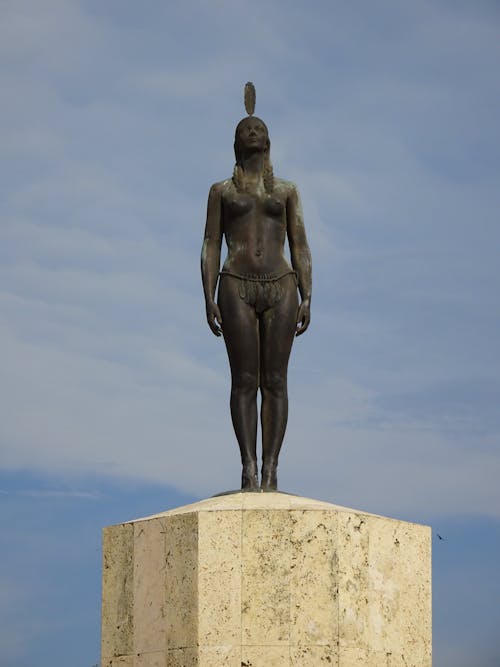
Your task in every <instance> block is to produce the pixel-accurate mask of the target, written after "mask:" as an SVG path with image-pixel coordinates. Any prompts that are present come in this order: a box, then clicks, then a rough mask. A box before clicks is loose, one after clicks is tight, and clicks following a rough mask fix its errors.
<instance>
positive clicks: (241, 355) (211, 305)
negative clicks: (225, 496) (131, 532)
mask: <svg viewBox="0 0 500 667" xmlns="http://www.w3.org/2000/svg"><path fill="white" fill-rule="evenodd" d="M245 106H246V110H247V113H248V114H249V116H248V117H247V118H244V119H243V120H241V121H240V122H239V123H238V125H237V127H236V134H235V140H234V152H235V156H236V165H235V167H234V172H233V176H232V178H229V179H227V180H225V181H221V182H219V183H215V184H214V185H212V187H211V189H210V193H209V196H208V207H207V223H206V227H205V239H204V243H203V249H202V253H201V272H202V279H203V289H204V291H205V302H206V312H207V320H208V325H209V327H210V329H211V330H212V332H213V333H214V334H215V335H216V336H220V335H221V334H223V336H224V341H225V343H226V348H227V354H228V357H229V364H230V367H231V380H232V384H231V403H230V405H231V418H232V421H233V426H234V431H235V434H236V438H237V440H238V444H239V447H240V453H241V462H242V465H243V472H242V479H241V488H242V490H244V491H258V490H262V491H274V490H276V489H277V467H278V456H279V453H280V449H281V445H282V442H283V438H284V435H285V429H286V424H287V419H288V394H287V369H288V359H289V357H290V351H291V348H292V343H293V339H294V336H299V335H300V334H302V333H304V331H306V329H307V327H308V326H309V321H310V304H311V253H310V250H309V246H308V244H307V238H306V233H305V229H304V222H303V218H302V209H301V205H300V199H299V193H298V191H297V188H296V186H295V185H294V184H293V183H290V182H289V181H284V180H282V179H280V178H276V177H275V176H274V174H273V170H272V166H271V161H270V156H269V149H270V141H269V134H268V130H267V127H266V125H265V123H264V122H263V121H262V120H260V119H259V118H257V117H256V116H253V111H254V106H255V89H254V87H253V84H247V85H246V86H245ZM223 239H225V240H226V243H227V248H228V254H227V257H226V259H225V261H224V264H223V266H222V270H220V257H221V245H222V240H223ZM286 239H288V244H289V248H290V258H291V265H290V263H289V262H288V260H287V258H286V256H285V240H286ZM217 284H218V291H217V300H216V297H215V292H216V288H217ZM297 289H298V292H299V294H300V298H301V300H300V305H299V298H298V294H297ZM259 389H260V392H261V398H262V404H261V415H260V417H261V427H262V474H261V484H260V487H259V482H258V469H257V392H258V390H259Z"/></svg>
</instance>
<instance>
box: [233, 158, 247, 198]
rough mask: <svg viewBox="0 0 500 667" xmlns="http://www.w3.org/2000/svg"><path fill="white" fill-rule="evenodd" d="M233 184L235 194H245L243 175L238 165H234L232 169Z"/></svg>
mask: <svg viewBox="0 0 500 667" xmlns="http://www.w3.org/2000/svg"><path fill="white" fill-rule="evenodd" d="M233 183H234V187H235V188H236V190H237V192H245V189H246V188H245V174H244V172H243V168H242V166H241V165H240V164H238V163H236V164H235V165H234V169H233Z"/></svg>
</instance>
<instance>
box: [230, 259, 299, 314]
mask: <svg viewBox="0 0 500 667" xmlns="http://www.w3.org/2000/svg"><path fill="white" fill-rule="evenodd" d="M219 275H221V276H232V277H233V278H237V279H238V280H239V285H238V293H239V295H240V298H241V299H243V300H244V301H245V303H248V305H249V306H252V307H253V308H255V312H256V313H258V314H260V313H262V312H264V311H265V310H267V309H268V308H271V307H272V306H274V305H275V304H277V303H278V302H279V301H280V300H281V298H282V296H283V284H282V281H283V278H285V277H286V276H290V275H293V277H294V278H295V283H297V272H296V271H294V270H293V269H288V270H286V271H284V272H283V273H278V274H273V273H263V274H253V273H243V274H242V273H235V272H233V271H224V270H222V271H221V272H220V274H219Z"/></svg>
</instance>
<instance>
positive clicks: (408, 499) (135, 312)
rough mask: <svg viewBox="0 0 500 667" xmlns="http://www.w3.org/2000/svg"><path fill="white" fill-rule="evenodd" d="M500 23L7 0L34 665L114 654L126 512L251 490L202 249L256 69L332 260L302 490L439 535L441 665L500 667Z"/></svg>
mask: <svg viewBox="0 0 500 667" xmlns="http://www.w3.org/2000/svg"><path fill="white" fill-rule="evenodd" d="M499 28H500V7H499V5H498V3H496V2H487V1H476V2H474V3H468V2H461V1H460V0H454V1H453V2H452V1H451V0H450V1H449V2H446V1H440V0H435V1H434V2H426V1H421V2H418V3H410V2H396V1H389V0H387V1H384V0H381V1H380V2H377V3H372V2H368V1H365V2H357V3H355V2H351V3H346V2H340V1H332V2H321V1H318V2H315V3H309V4H306V3H305V2H294V1H290V2H286V3H285V2H283V1H280V2H273V1H272V0H271V1H268V2H263V1H260V0H259V1H256V2H252V3H245V2H238V1H237V0H235V1H232V2H229V1H225V0H220V1H217V0H213V1H210V2H208V1H205V2H203V1H196V2H195V1H193V2H190V1H187V2H185V3H182V4H181V3H175V2H155V1H151V2H148V3H135V2H131V1H128V0H123V1H121V2H118V1H112V0H110V1H103V0H99V1H97V0H96V1H90V0H89V1H83V0H80V1H77V0H44V2H40V1H39V0H16V1H11V2H9V1H7V2H2V3H0V83H1V89H2V91H3V95H2V105H1V108H0V119H1V123H0V151H1V152H2V159H1V162H0V169H1V174H0V176H1V183H2V186H1V190H2V196H1V198H0V340H1V349H2V353H3V354H2V383H1V395H0V464H1V472H0V503H1V507H2V511H1V515H0V518H1V521H2V527H3V530H2V540H3V541H4V542H5V544H4V545H3V547H2V551H1V553H2V555H3V560H4V562H5V565H4V567H3V568H2V575H1V581H0V583H1V586H2V589H3V591H4V594H3V595H2V597H1V601H0V614H1V616H2V618H5V620H4V621H3V622H2V623H0V640H1V644H2V646H5V647H6V649H3V657H2V660H4V661H5V665H6V667H30V666H31V665H32V664H35V662H36V664H37V665H39V666H40V667H46V666H47V667H48V666H49V665H50V667H59V666H60V667H66V666H67V665H68V664H71V665H72V667H91V665H92V664H94V663H95V662H97V660H98V644H99V638H98V611H99V601H98V598H99V578H100V555H99V548H100V547H99V540H100V530H101V528H102V526H104V525H106V524H108V523H113V522H116V521H120V520H127V519H131V518H134V517H137V516H141V515H145V514H148V513H155V512H158V511H161V510H162V509H167V508H169V507H173V506H175V505H179V504H184V503H185V502H189V501H191V500H195V499H198V498H202V497H206V496H208V495H212V494H214V493H217V492H220V491H224V490H227V489H230V488H234V487H235V486H237V483H238V477H239V461H238V452H237V447H236V445H235V442H234V436H233V433H232V429H231V425H230V419H229V411H228V389H229V387H228V368H227V360H226V354H225V350H224V347H223V344H222V342H221V341H220V340H218V339H216V338H214V337H213V336H212V335H211V333H210V331H209V330H208V327H207V325H206V322H205V320H204V305H203V295H202V291H201V284H200V277H199V252H200V247H201V240H202V235H203V227H204V217H205V208H206V197H207V193H208V189H209V186H210V184H211V183H213V182H214V181H217V180H221V179H222V178H225V177H227V176H229V175H230V174H231V172H232V166H233V153H232V143H233V135H234V127H235V125H236V123H237V122H238V120H239V119H240V118H241V117H242V116H243V115H244V111H243V103H242V90H243V84H244V83H245V81H247V80H252V81H254V83H255V85H256V88H257V109H256V111H257V114H258V115H259V116H260V117H262V118H263V119H264V120H265V121H266V123H267V125H268V127H269V131H270V136H271V157H272V160H273V164H274V169H275V173H276V174H277V175H278V176H280V177H283V178H287V179H289V180H292V181H294V182H296V183H297V185H298V186H299V189H300V191H301V195H302V201H303V207H304V212H305V220H306V225H307V231H308V235H309V241H310V245H311V250H312V255H313V261H314V293H313V303H312V309H313V310H312V315H313V320H312V324H311V328H310V330H309V331H308V332H307V334H306V335H305V336H303V337H302V338H300V339H298V340H297V342H296V345H295V347H294V350H293V354H292V360H291V363H290V372H289V376H290V377H289V389H290V404H291V405H290V420H289V426H288V431H287V435H286V440H285V444H284V449H283V455H282V459H281V464H280V483H281V486H282V488H283V489H284V490H287V491H291V492H294V493H298V494H302V495H306V496H311V497H317V498H321V499H322V500H327V501H331V502H335V503H337V504H342V505H347V506H351V507H356V508H360V509H366V510H368V511H371V512H376V513H383V514H387V515H390V516H395V517H398V518H403V519H408V520H413V521H419V522H424V523H430V524H431V525H432V526H433V527H434V529H435V530H436V531H437V532H439V533H440V534H442V535H444V536H445V538H446V539H445V540H444V541H437V542H436V543H435V545H434V547H435V548H434V603H435V612H434V629H435V632H434V648H435V664H436V665H437V666H438V667H470V665H472V664H473V665H477V666H478V667H490V666H491V667H493V665H495V666H496V665H498V664H499V662H500V649H499V647H498V639H497V628H498V626H499V623H500V609H499V605H498V597H499V596H498V592H499V590H498V589H499V583H498V582H499V577H498V572H497V567H496V562H497V560H498V555H499V551H500V549H499V547H500V491H499V487H500V485H499V484H498V480H499V478H500V447H499V435H500V411H499V404H500V373H499V370H500V361H499V359H500V355H499V343H498V341H499V340H500V315H499V309H498V293H499V287H500V280H499V278H500V275H499V273H500V272H499V269H498V248H499V246H500V227H499V222H500V220H499V217H500V216H499V211H500V195H499V188H498V183H499V180H500V178H499V177H500V158H499V155H500V150H499V149H500V136H499V134H500V131H499V124H498V119H497V116H498V106H499V101H500V82H499V78H498V69H499V65H500V40H499V39H498V38H499V32H500V30H499ZM193 461H196V462H197V463H196V465H193ZM27 628H29V631H27ZM61 647H63V648H64V651H65V652H66V653H65V654H64V653H63V650H62V649H61ZM68 656H71V659H70V660H69V659H68ZM2 664H3V663H2Z"/></svg>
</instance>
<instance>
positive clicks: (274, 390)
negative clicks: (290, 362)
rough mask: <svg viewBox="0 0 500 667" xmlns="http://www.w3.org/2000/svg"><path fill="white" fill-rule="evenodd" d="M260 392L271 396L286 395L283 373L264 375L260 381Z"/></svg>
mask: <svg viewBox="0 0 500 667" xmlns="http://www.w3.org/2000/svg"><path fill="white" fill-rule="evenodd" d="M261 385H262V391H263V392H266V393H269V394H272V395H273V396H283V395H284V394H286V375H284V374H283V373H264V374H263V375H262V380H261Z"/></svg>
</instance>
